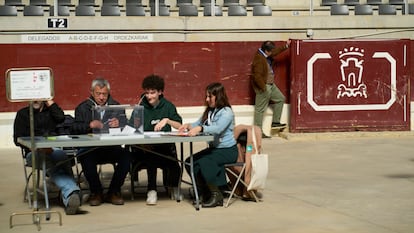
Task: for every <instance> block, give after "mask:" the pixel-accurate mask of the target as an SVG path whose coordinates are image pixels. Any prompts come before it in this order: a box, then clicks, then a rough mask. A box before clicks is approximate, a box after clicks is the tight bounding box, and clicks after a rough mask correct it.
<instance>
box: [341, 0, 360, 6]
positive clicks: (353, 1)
mask: <svg viewBox="0 0 414 233" xmlns="http://www.w3.org/2000/svg"><path fill="white" fill-rule="evenodd" d="M344 4H345V5H348V6H356V5H359V0H344Z"/></svg>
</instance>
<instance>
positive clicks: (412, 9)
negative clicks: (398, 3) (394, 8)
mask: <svg viewBox="0 0 414 233" xmlns="http://www.w3.org/2000/svg"><path fill="white" fill-rule="evenodd" d="M402 13H403V14H405V5H403V6H402ZM408 14H410V15H413V14H414V3H410V4H408Z"/></svg>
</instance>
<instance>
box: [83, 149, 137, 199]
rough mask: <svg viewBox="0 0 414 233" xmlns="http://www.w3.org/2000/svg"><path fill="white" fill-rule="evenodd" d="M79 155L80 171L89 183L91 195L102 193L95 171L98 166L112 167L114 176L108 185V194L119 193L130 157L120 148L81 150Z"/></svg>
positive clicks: (96, 171) (128, 166)
mask: <svg viewBox="0 0 414 233" xmlns="http://www.w3.org/2000/svg"><path fill="white" fill-rule="evenodd" d="M79 153H85V154H83V155H81V156H80V162H81V164H82V170H83V173H84V175H85V177H86V180H87V181H88V183H89V189H90V191H91V193H102V192H103V187H102V183H101V181H100V179H99V174H98V170H97V165H98V164H108V163H111V164H113V165H114V174H113V176H112V180H111V183H110V185H109V189H108V193H117V192H120V191H121V187H122V185H123V184H124V181H125V177H126V175H127V174H128V172H129V169H130V155H129V153H128V152H126V151H125V150H124V149H123V148H122V147H120V146H105V147H97V148H95V149H94V148H82V149H80V150H79Z"/></svg>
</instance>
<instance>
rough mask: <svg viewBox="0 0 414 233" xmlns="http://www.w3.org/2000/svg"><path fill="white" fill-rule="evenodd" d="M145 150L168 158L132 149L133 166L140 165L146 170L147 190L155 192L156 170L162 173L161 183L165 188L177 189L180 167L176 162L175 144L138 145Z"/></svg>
mask: <svg viewBox="0 0 414 233" xmlns="http://www.w3.org/2000/svg"><path fill="white" fill-rule="evenodd" d="M139 146H140V147H144V148H146V149H147V150H150V151H154V152H156V153H159V154H162V155H164V156H167V157H171V159H170V158H165V157H162V156H160V155H157V154H155V153H151V152H149V151H146V150H142V149H140V148H136V147H134V148H133V149H132V153H133V156H132V160H133V164H136V163H137V162H139V163H141V164H142V165H141V167H142V168H146V169H147V177H148V185H147V189H148V190H157V169H158V168H161V169H162V171H163V183H164V185H165V186H167V187H177V186H178V182H179V179H180V177H181V169H180V165H179V164H178V161H177V151H176V148H175V144H154V145H139Z"/></svg>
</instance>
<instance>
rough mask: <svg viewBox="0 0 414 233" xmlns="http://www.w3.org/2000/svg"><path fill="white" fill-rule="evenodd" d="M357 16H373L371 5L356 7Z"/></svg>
mask: <svg viewBox="0 0 414 233" xmlns="http://www.w3.org/2000/svg"><path fill="white" fill-rule="evenodd" d="M354 12H355V15H373V14H374V11H373V8H372V6H371V5H367V4H361V5H356V6H355V9H354Z"/></svg>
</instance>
